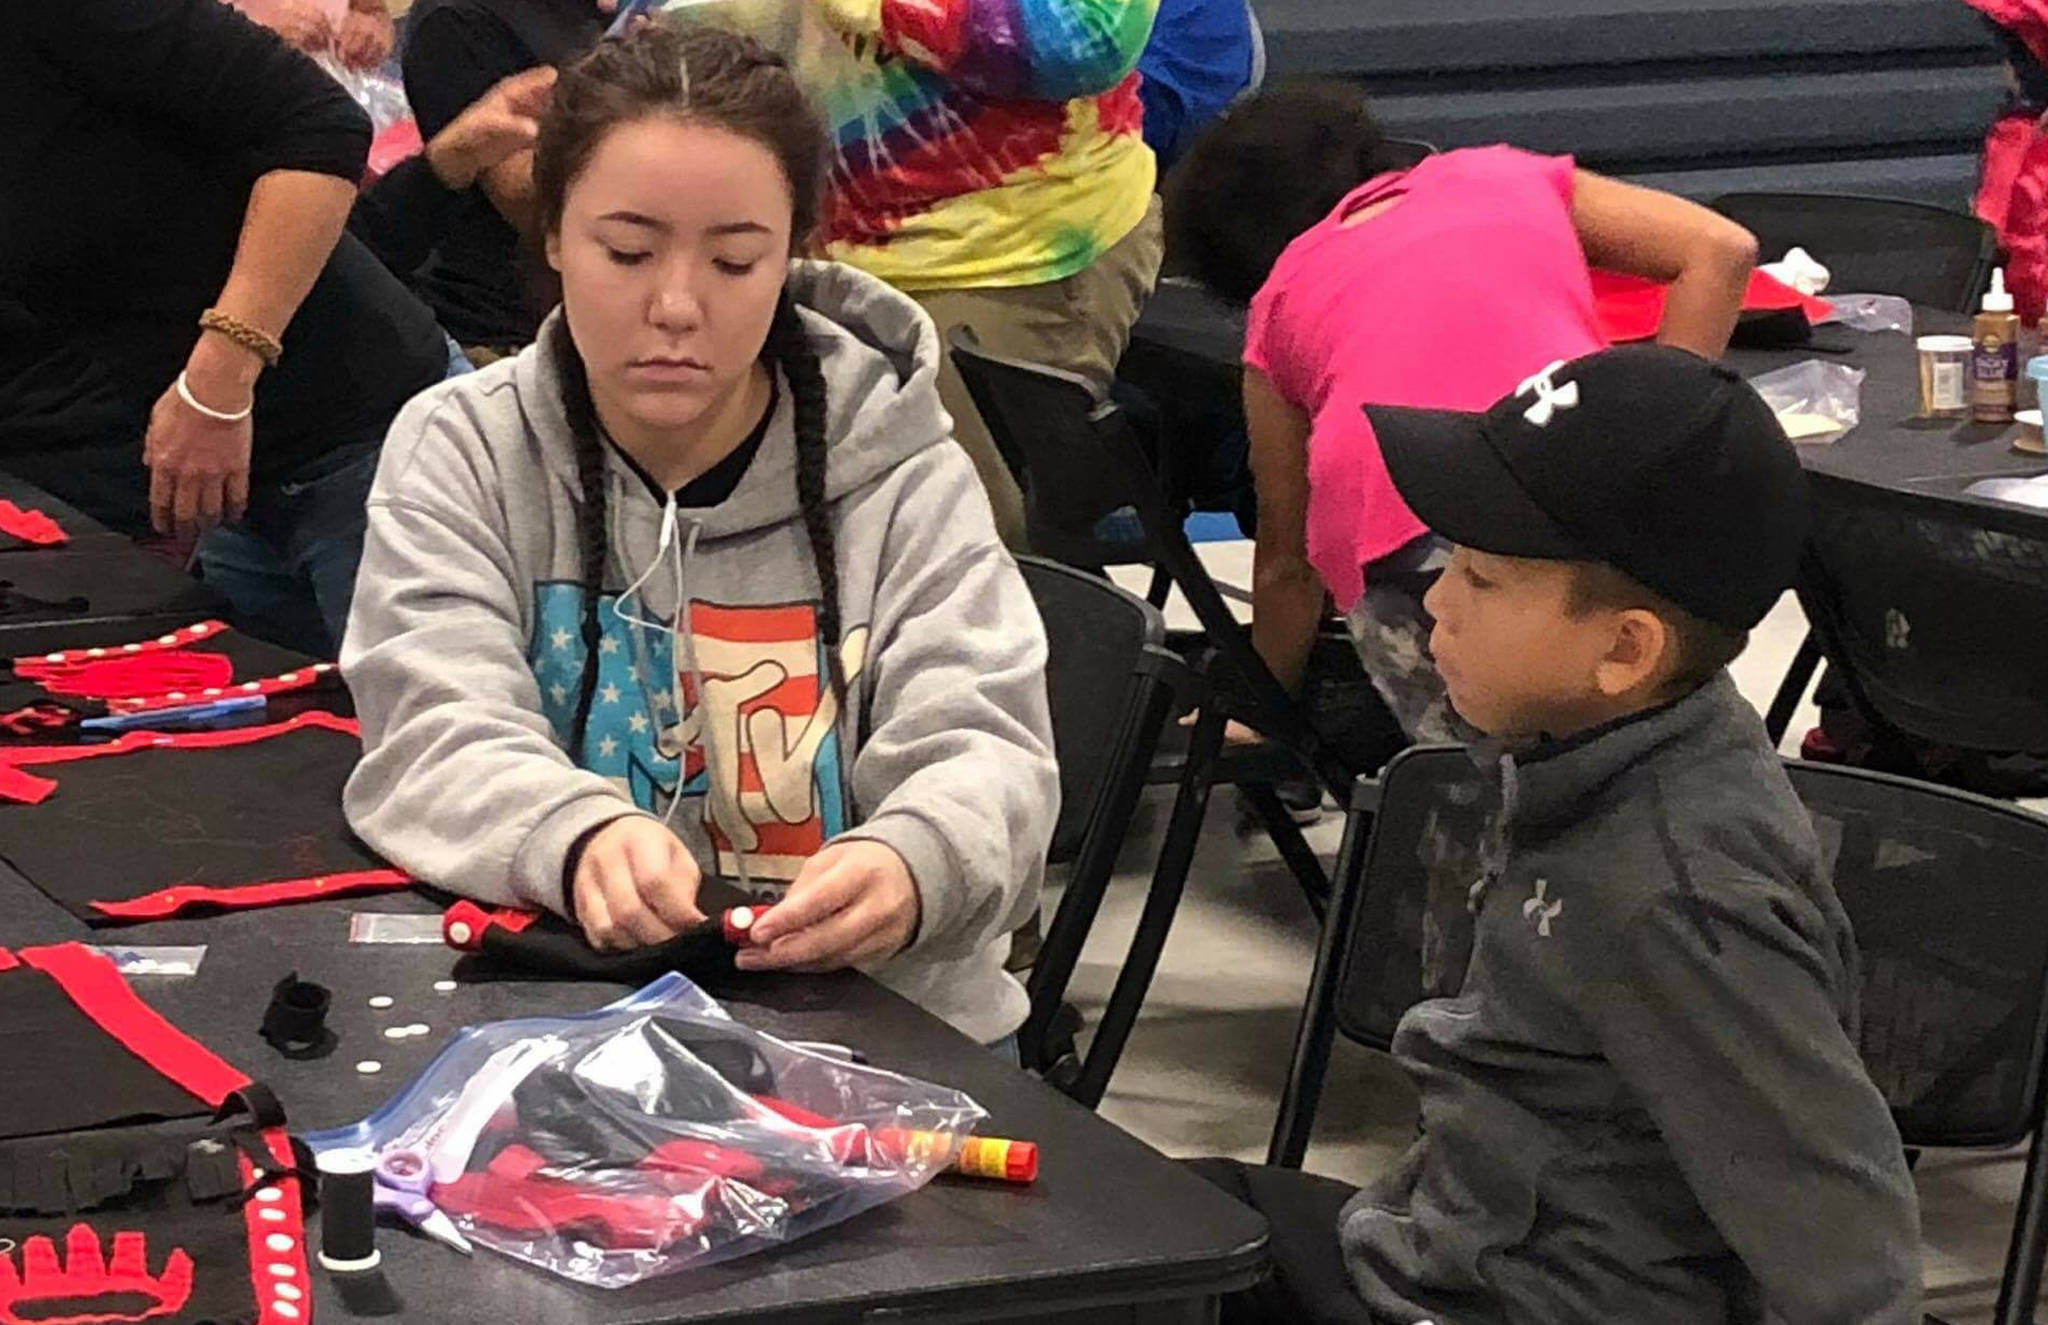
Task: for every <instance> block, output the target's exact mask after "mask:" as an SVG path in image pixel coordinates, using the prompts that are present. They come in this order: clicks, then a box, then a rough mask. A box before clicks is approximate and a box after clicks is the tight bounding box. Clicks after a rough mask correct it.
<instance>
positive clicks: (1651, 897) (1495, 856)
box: [1342, 673, 1920, 1325]
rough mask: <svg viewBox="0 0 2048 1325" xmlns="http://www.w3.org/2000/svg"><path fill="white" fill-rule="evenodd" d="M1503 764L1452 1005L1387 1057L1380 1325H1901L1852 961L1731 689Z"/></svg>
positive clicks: (1898, 1271)
mask: <svg viewBox="0 0 2048 1325" xmlns="http://www.w3.org/2000/svg"><path fill="white" fill-rule="evenodd" d="M1498 767H1499V769H1500V771H1501V774H1502V778H1503V782H1502V787H1501V790H1502V799H1503V803H1504V805H1505V807H1506V809H1505V820H1506V824H1507V831H1506V840H1505V844H1504V845H1505V853H1504V855H1503V854H1502V853H1500V852H1498V851H1492V850H1482V851H1481V852H1480V853H1479V856H1478V859H1479V861H1480V868H1479V874H1480V883H1479V885H1478V886H1477V887H1476V888H1475V889H1473V890H1472V895H1473V898H1474V901H1475V902H1476V907H1477V912H1478V914H1477V918H1476V921H1469V922H1468V924H1467V927H1468V928H1469V929H1471V930H1472V931H1473V932H1472V933H1471V935H1470V939H1471V946H1470V956H1469V958H1468V959H1467V964H1466V966H1465V971H1464V979H1463V982H1462V987H1460V988H1458V989H1457V992H1456V995H1455V996H1454V997H1449V998H1438V999H1432V1000H1430V1001H1428V1002H1424V1003H1419V1004H1417V1005H1416V1006H1415V1007H1414V1008H1413V1009H1411V1010H1410V1011H1409V1013H1408V1015H1407V1016H1406V1017H1404V1018H1403V1019H1402V1021H1401V1026H1400V1029H1399V1031H1398V1032H1397V1033H1396V1035H1395V1039H1394V1052H1395V1054H1396V1055H1397V1056H1398V1057H1399V1058H1400V1060H1401V1062H1402V1065H1403V1066H1404V1067H1405V1068H1406V1069H1407V1070H1408V1072H1409V1074H1410V1075H1411V1076H1412V1077H1413V1078H1414V1079H1415V1081H1416V1083H1417V1085H1418V1086H1419V1087H1420V1090H1421V1095H1422V1138H1421V1140H1419V1141H1418V1142H1417V1143H1416V1145H1415V1147H1414V1148H1413V1149H1412V1150H1411V1151H1410V1152H1409V1154H1408V1157H1407V1158H1406V1160H1405V1161H1403V1162H1402V1163H1401V1164H1400V1165H1399V1166H1398V1167H1397V1168H1396V1169H1395V1170H1394V1171H1393V1172H1392V1173H1390V1174H1389V1175H1388V1176H1386V1177H1385V1178H1383V1179H1381V1180H1380V1181H1379V1182H1377V1183H1375V1184H1373V1185H1372V1186H1370V1187H1368V1188H1367V1189H1366V1190H1365V1191H1363V1192H1361V1193H1360V1194H1359V1195H1358V1196H1357V1197H1355V1198H1354V1199H1353V1200H1352V1202H1351V1204H1350V1205H1348V1206H1346V1207H1345V1210H1344V1216H1343V1222H1342V1236H1343V1243H1344V1253H1345V1259H1346V1262H1347V1264H1348V1266H1349V1268H1350V1271H1351V1275H1352V1278H1353V1280H1354V1282H1355V1283H1356V1284H1357V1285H1358V1287H1359V1289H1360V1291H1361V1292H1362V1293H1363V1295H1364V1297H1365V1300H1366V1303H1367V1305H1368V1306H1370V1307H1371V1308H1372V1311H1373V1314H1374V1315H1375V1317H1377V1318H1379V1319H1382V1320H1386V1321H1389V1322H1401V1323H1402V1325H1406V1323H1407V1322H1413V1321H1419V1320H1423V1319H1425V1318H1428V1319H1434V1320H1435V1321H1437V1322H1439V1325H1451V1323H1452V1322H1455V1323H1456V1325H1506V1323H1507V1322H1510V1321H1512V1322H1515V1325H1581V1323H1582V1322H1590V1321H1602V1322H1609V1321H1611V1322H1617V1323H1619V1322H1630V1323H1631V1325H1637V1323H1640V1325H1649V1323H1650V1322H1656V1325H1728V1323H1730V1322H1747V1321H1756V1320H1760V1319H1762V1318H1763V1317H1762V1315H1761V1312H1762V1309H1763V1308H1764V1307H1766V1306H1767V1307H1768V1308H1769V1309H1770V1311H1771V1312H1772V1313H1773V1315H1774V1318H1775V1319H1777V1320H1780V1321H1783V1322H1785V1325H1852V1323H1853V1325H1919V1321H1920V1237H1919V1213H1918V1205H1917V1203H1916V1199H1915V1196H1914V1191H1913V1183H1912V1178H1911V1176H1910V1175H1909V1174H1908V1173H1907V1171H1906V1162H1905V1156H1904V1153H1903V1152H1902V1151H1901V1149H1900V1145H1899V1134H1898V1130H1897V1128H1896V1127H1895V1126H1894V1125H1893V1123H1892V1118H1891V1114H1890V1112H1889V1111H1888V1110H1887V1109H1886V1107H1885V1101H1884V1097H1883V1096H1882V1095H1880V1094H1879V1093H1878V1090H1877V1088H1876V1087H1875V1086H1874V1085H1872V1084H1871V1081H1870V1078H1869V1076H1868V1074H1867V1073H1866V1072H1865V1070H1864V1067H1863V1064H1862V1061H1861V1059H1860V1058H1859V1057H1858V1055H1857V1051H1856V1044H1855V1033H1856V1032H1855V1025H1856V1011H1855V1008H1856V987H1857V986H1856V966H1857V962H1856V948H1855V942H1854V939H1853V938H1852V937H1851V935H1850V932H1849V924H1848V919H1847V917H1846V916H1845V915H1844V914H1843V911H1842V906H1841V903H1840V901H1839V900H1838V899H1837V898H1836V897H1835V893H1834V889H1833V888H1832V887H1831V886H1830V884H1829V882H1828V874H1827V868H1826V866H1825V864H1824V863H1823V861H1822V856H1821V850H1820V844H1819V842H1818V841H1817V839H1816V838H1815V835H1814V832H1813V828H1812V825H1811V823H1810V822H1809V821H1808V819H1807V816H1806V813H1805V811H1804V810H1803V809H1802V808H1801V807H1800V804H1799V800H1798V797H1797V796H1796V795H1795V794H1794V792H1793V790H1792V786H1791V783H1790V782H1789V781H1788V780H1787V779H1786V777H1785V773H1784V770H1783V768H1781V767H1780V766H1779V763H1778V758H1777V755H1776V754H1775V753H1774V752H1773V751H1772V750H1771V747H1770V742H1769V741H1768V740H1767V739H1766V738H1765V736H1764V730H1763V724H1762V723H1761V722H1760V721H1759V720H1758V718H1757V715H1756V711H1755V710H1754V709H1752V708H1751V707H1750V706H1749V705H1748V703H1747V702H1745V701H1744V700H1743V698H1742V697H1741V695H1740V694H1738V693H1737V692H1736V689H1735V684H1734V682H1732V681H1731V680H1729V679H1728V677H1727V675H1726V674H1725V673H1724V674H1722V675H1721V676H1720V677H1718V678H1717V679H1716V680H1714V681H1713V682H1711V683H1709V684H1708V685H1707V686H1705V687H1704V688H1702V689H1700V690H1699V691H1697V692H1695V693H1694V694H1692V695H1691V696H1689V697H1688V698H1686V699H1683V700H1681V701H1679V702H1678V703H1676V704H1674V705H1672V706H1671V707H1669V708H1666V709H1663V710H1660V711H1657V712H1654V713H1650V714H1645V715H1643V716H1640V717H1638V718H1635V719H1632V720H1629V721H1626V722H1623V723H1621V724H1618V725H1616V726H1613V727H1610V728H1607V729H1604V730H1601V731H1599V732H1597V733H1593V734H1590V735H1589V736H1587V737H1583V738H1579V739H1575V740H1572V741H1569V742H1565V743H1563V744H1562V745H1554V746H1551V747H1549V748H1545V749H1540V750H1538V751H1535V752H1532V753H1531V754H1529V755H1526V756H1517V757H1513V758H1504V759H1501V760H1500V761H1499V763H1498ZM1470 877H1471V876H1470V875H1467V876H1466V879H1467V880H1469V879H1470ZM1465 891H1466V890H1465V889H1464V888H1463V887H1459V888H1458V889H1457V890H1456V893H1457V895H1458V896H1460V897H1462V896H1463V895H1464V894H1465ZM1460 909H1462V908H1460ZM1449 946H1451V947H1456V946H1457V945H1455V944H1452V945H1449ZM1455 983H1456V981H1455V980H1454V981H1453V984H1455Z"/></svg>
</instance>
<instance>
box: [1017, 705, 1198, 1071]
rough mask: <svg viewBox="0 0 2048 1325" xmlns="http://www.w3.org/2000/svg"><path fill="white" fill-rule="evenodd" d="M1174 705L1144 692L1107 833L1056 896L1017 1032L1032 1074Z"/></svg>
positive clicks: (1096, 838)
mask: <svg viewBox="0 0 2048 1325" xmlns="http://www.w3.org/2000/svg"><path fill="white" fill-rule="evenodd" d="M1174 700H1175V692H1174V689H1173V687H1171V686H1168V685H1163V684H1155V685H1153V686H1152V687H1151V688H1150V690H1149V691H1148V692H1147V695H1146V698H1145V700H1144V702H1143V705H1142V708H1141V711H1140V714H1139V716H1138V722H1139V723H1140V724H1142V725H1141V727H1140V730H1141V731H1142V732H1144V733H1145V735H1144V738H1143V739H1142V740H1140V741H1139V742H1138V745H1137V747H1136V749H1135V750H1134V752H1133V764H1134V767H1133V768H1132V769H1131V770H1130V771H1129V774H1128V775H1127V776H1125V777H1124V778H1123V779H1121V780H1120V782H1119V783H1118V785H1117V786H1116V787H1115V789H1114V790H1112V791H1111V792H1110V794H1109V797H1108V799H1107V801H1106V802H1105V804H1104V806H1103V815H1104V819H1105V823H1106V824H1107V825H1108V828H1107V829H1106V831H1102V832H1093V831H1091V833H1090V835H1089V839H1088V841H1087V842H1086V843H1085V844H1084V845H1083V847H1082V849H1081V854H1080V855H1079V856H1078V857H1077V858H1076V859H1075V861H1074V870H1073V874H1072V876H1071V877H1070V878H1069V879H1068V881H1067V888H1066V891H1065V892H1064V893H1062V894H1061V895H1060V904H1059V908H1058V909H1057V910H1056V911H1054V912H1053V917H1052V923H1051V924H1050V925H1048V926H1047V927H1046V931H1045V943H1044V946H1042V947H1041V948H1040V949H1039V953H1038V961H1037V962H1036V963H1035V964H1034V965H1033V966H1032V968H1031V978H1030V980H1029V981H1028V982H1026V985H1025V991H1026V992H1027V993H1029V994H1030V996H1031V1013H1030V1015H1029V1016H1028V1017H1027V1018H1026V1019H1025V1022H1024V1025H1023V1028H1022V1029H1020V1030H1019V1031H1018V1032H1017V1048H1018V1053H1019V1057H1020V1058H1021V1059H1022V1060H1023V1064H1024V1066H1025V1067H1026V1068H1027V1069H1029V1070H1031V1071H1034V1072H1043V1071H1044V1070H1045V1069H1046V1068H1047V1067H1048V1066H1050V1063H1049V1062H1048V1059H1047V1052H1046V1051H1047V1038H1048V1035H1049V1033H1050V1032H1051V1030H1052V1028H1053V1024H1054V1022H1055V1021H1056V1020H1057V1019H1058V1017H1059V1014H1060V1007H1061V1003H1062V1001H1063V1000H1064V999H1065V998H1066V996H1067V985H1068V984H1069V982H1071V981H1072V980H1073V978H1074V968H1075V967H1076V966H1078V965H1079V964H1080V961H1081V948H1082V946H1083V945H1084V944H1086V943H1087V941H1088V934H1089V932H1090V931H1091V930H1093V929H1094V928H1095V918H1096V916H1097V915H1098V914H1100V912H1101V910H1102V899H1103V897H1104V896H1105V895H1106V894H1107V893H1108V891H1109V883H1110V879H1111V877H1112V875H1113V874H1114V873H1115V870H1116V858H1117V852H1118V850H1119V848H1121V847H1122V846H1123V841H1124V834H1125V832H1126V831H1127V830H1128V828H1129V825H1130V821H1131V815H1132V813H1133V812H1134V811H1135V810H1136V808H1137V803H1138V797H1139V796H1141V795H1142V794H1143V793H1144V790H1145V776H1144V774H1145V770H1146V769H1147V768H1149V767H1150V766H1151V763H1152V755H1153V752H1154V751H1155V750H1157V749H1158V747H1159V734H1160V731H1161V729H1163V728H1164V727H1165V725H1166V723H1168V722H1169V721H1171V720H1172V714H1173V708H1174Z"/></svg>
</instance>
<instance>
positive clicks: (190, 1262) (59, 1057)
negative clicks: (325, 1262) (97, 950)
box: [0, 965, 257, 1325]
mask: <svg viewBox="0 0 2048 1325" xmlns="http://www.w3.org/2000/svg"><path fill="white" fill-rule="evenodd" d="M0 1052H4V1053H6V1054H7V1055H8V1059H7V1061H8V1064H9V1071H8V1072H7V1073H6V1074H5V1075H4V1076H0V1235H4V1236H5V1238H6V1239H7V1241H6V1242H5V1243H0V1247H4V1248H5V1250H4V1251H0V1316H4V1318H6V1319H18V1320H24V1321H38V1322H50V1323H51V1325H62V1323H63V1322H74V1321H86V1320H111V1319H124V1318H125V1319H138V1320H139V1319H143V1318H144V1317H145V1316H146V1317H147V1318H148V1319H150V1320H151V1321H154V1322H162V1323H163V1325H253V1322H255V1321H256V1319H257V1308H256V1301H255V1297H254V1291H253V1284H252V1278H253V1277H252V1274H251V1266H250V1264H249V1250H248V1234H247V1230H246V1226H245V1222H244V1217H243V1214H242V1208H243V1204H244V1198H245V1192H244V1190H243V1183H242V1179H241V1174H240V1168H239V1166H238V1164H237V1162H236V1161H237V1155H238V1150H237V1145H236V1140H237V1138H238V1136H240V1135H241V1134H244V1133H248V1134H250V1135H253V1133H251V1132H250V1125H249V1124H250V1120H249V1119H248V1117H246V1116H238V1117H236V1118H234V1119H233V1120H231V1121H229V1122H225V1123H219V1122H215V1121H214V1120H213V1118H212V1114H213V1110H212V1109H211V1108H209V1107H208V1106H207V1104H206V1103H205V1101H203V1100H201V1099H199V1098H198V1097H197V1096H195V1095H193V1094H191V1093H190V1092H189V1091H187V1090H185V1089H184V1088H183V1087H182V1086H180V1085H178V1084H177V1083H176V1082H174V1081H172V1080H170V1079H169V1078H167V1077H165V1076H163V1075H161V1074H160V1073H158V1072H157V1070H156V1069H155V1068H153V1067H151V1066H150V1065H149V1064H148V1063H146V1062H144V1061H143V1060H142V1059H141V1058H140V1057H138V1056H137V1055H136V1053H135V1052H133V1051H131V1050H130V1049H129V1048H128V1047H127V1046H126V1045H124V1044H123V1043H121V1042H120V1041H119V1040H116V1039H115V1038H114V1037H113V1036H111V1035H110V1034H108V1033H107V1032H106V1031H105V1030H103V1029H102V1028H101V1027H100V1025H99V1023H98V1022H96V1021H95V1020H93V1018H92V1017H91V1015H90V1014H89V1013H88V1012H87V1011H86V1010H85V1009H83V1008H80V1007H79V1006H78V1005H76V1004H75V1003H73V1002H72V1000H71V996H70V995H69V994H68V993H67V992H66V991H65V989H64V988H63V986H62V985H61V984H59V983H58V982H57V981H56V980H55V979H53V978H51V977H50V976H48V975H46V974H44V973H43V972H42V971H39V970H36V969H34V968H32V967H29V966H26V965H22V966H15V967H11V968H9V969H7V970H4V971H0ZM51 1124H55V1125H56V1126H55V1127H53V1126H51ZM59 1129H61V1130H59ZM137 1238H139V1239H140V1240H141V1244H142V1246H141V1250H142V1261H143V1264H144V1266H145V1268H146V1270H147V1272H148V1273H149V1275H150V1276H152V1280H151V1282H150V1283H149V1284H148V1285H146V1286H145V1287H143V1288H141V1289H139V1290H138V1289H136V1288H135V1287H133V1286H132V1285H130V1284H127V1283H124V1282H119V1281H112V1282H110V1281H107V1279H106V1275H107V1271H108V1269H109V1262H111V1261H112V1260H113V1259H114V1257H115V1255H116V1251H117V1245H126V1244H127V1243H128V1242H130V1241H132V1240H133V1239H137ZM44 1240H47V1243H48V1247H47V1249H46V1248H44V1247H43V1246H42V1243H43V1241H44ZM32 1250H33V1251H34V1252H35V1253H38V1254H40V1253H42V1252H43V1251H45V1250H47V1251H49V1252H50V1253H52V1254H53V1256H54V1259H55V1261H56V1265H57V1273H58V1276H59V1280H58V1281H56V1282H53V1281H51V1280H50V1279H49V1278H48V1277H47V1275H45V1274H42V1273H39V1272H38V1271H36V1270H34V1269H33V1268H31V1265H30V1256H31V1252H32Z"/></svg>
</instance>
